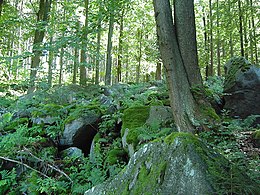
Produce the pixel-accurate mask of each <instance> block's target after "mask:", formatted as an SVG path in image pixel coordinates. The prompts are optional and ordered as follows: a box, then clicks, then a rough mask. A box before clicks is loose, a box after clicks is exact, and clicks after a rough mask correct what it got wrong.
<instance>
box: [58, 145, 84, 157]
mask: <svg viewBox="0 0 260 195" xmlns="http://www.w3.org/2000/svg"><path fill="white" fill-rule="evenodd" d="M61 156H62V157H63V158H65V157H72V158H82V157H83V153H82V150H81V149H79V148H77V147H70V148H67V149H65V150H63V151H62V152H61Z"/></svg>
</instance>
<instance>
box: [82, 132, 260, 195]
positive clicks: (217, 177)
mask: <svg viewBox="0 0 260 195" xmlns="http://www.w3.org/2000/svg"><path fill="white" fill-rule="evenodd" d="M231 193H233V194H234V193H235V194H259V193H260V189H259V188H258V185H257V183H255V182H254V181H252V180H250V179H249V177H248V176H247V175H246V174H245V173H243V172H241V171H240V170H239V169H237V168H236V167H235V166H234V165H232V164H230V162H229V161H228V160H226V159H225V158H224V157H223V156H222V155H220V154H218V153H216V152H215V151H213V150H212V149H210V148H208V147H207V146H206V145H205V144H204V143H203V142H201V141H200V140H199V139H198V138H196V137H194V136H193V135H191V134H187V133H173V134H171V135H169V136H168V137H167V138H165V139H161V140H157V141H156V142H151V143H148V144H146V145H144V146H143V147H142V148H141V149H140V150H138V151H137V152H136V153H135V154H134V155H133V156H132V157H131V159H130V161H129V163H128V165H127V167H126V168H125V169H124V170H123V171H121V172H120V173H119V174H118V175H117V176H116V177H115V178H113V179H112V180H109V181H106V182H105V183H103V184H100V185H97V186H95V187H93V188H92V189H90V190H88V191H86V192H85V195H100V194H107V195H112V194H113V195H116V194H130V195H131V194H151V195H153V194H161V195H164V194H231Z"/></svg>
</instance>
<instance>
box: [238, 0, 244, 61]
mask: <svg viewBox="0 0 260 195" xmlns="http://www.w3.org/2000/svg"><path fill="white" fill-rule="evenodd" d="M237 3H238V14H239V36H240V51H241V56H245V51H244V38H243V16H242V10H241V0H238V1H237Z"/></svg>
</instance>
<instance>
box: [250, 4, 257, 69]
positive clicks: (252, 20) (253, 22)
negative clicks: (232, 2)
mask: <svg viewBox="0 0 260 195" xmlns="http://www.w3.org/2000/svg"><path fill="white" fill-rule="evenodd" d="M253 6H254V5H253V1H252V0H250V8H251V10H250V11H251V13H250V14H251V22H252V32H253V33H252V34H253V45H254V53H255V61H254V62H255V64H258V53H257V52H258V51H257V40H256V27H255V19H254V10H253Z"/></svg>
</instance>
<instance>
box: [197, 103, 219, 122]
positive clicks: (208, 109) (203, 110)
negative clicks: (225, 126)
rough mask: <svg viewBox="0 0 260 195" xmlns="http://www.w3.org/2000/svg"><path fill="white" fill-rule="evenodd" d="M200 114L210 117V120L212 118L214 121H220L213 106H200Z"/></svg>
mask: <svg viewBox="0 0 260 195" xmlns="http://www.w3.org/2000/svg"><path fill="white" fill-rule="evenodd" d="M200 110H201V113H202V116H203V117H205V118H207V119H210V120H214V121H216V122H220V120H221V119H220V117H219V115H217V113H216V111H215V110H214V108H212V107H207V106H202V107H201V108H200Z"/></svg>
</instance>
